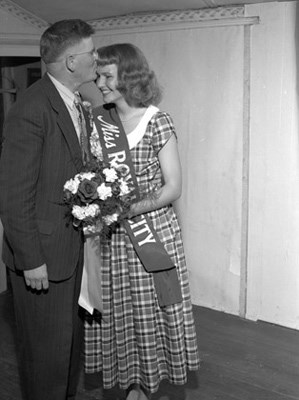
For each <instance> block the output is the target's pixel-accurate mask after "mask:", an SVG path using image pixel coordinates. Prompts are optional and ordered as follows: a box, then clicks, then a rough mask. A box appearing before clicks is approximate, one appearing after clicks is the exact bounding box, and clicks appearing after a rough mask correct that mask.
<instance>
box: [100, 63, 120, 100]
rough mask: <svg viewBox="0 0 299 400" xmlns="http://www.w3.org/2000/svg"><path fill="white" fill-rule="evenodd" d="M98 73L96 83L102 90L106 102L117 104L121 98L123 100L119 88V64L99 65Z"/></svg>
mask: <svg viewBox="0 0 299 400" xmlns="http://www.w3.org/2000/svg"><path fill="white" fill-rule="evenodd" d="M97 73H98V78H97V80H96V84H97V87H98V88H99V89H100V91H101V92H102V95H103V100H104V103H115V104H117V103H118V102H119V101H120V100H123V96H122V94H121V93H120V92H119V91H118V90H117V65H116V64H109V65H105V66H104V67H101V66H99V67H98V69H97Z"/></svg>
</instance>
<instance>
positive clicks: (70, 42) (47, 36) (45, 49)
mask: <svg viewBox="0 0 299 400" xmlns="http://www.w3.org/2000/svg"><path fill="white" fill-rule="evenodd" d="M93 34H94V29H93V27H92V26H91V25H89V24H88V23H87V22H85V21H82V20H81V19H65V20H62V21H58V22H55V23H54V24H53V25H51V26H50V27H49V28H47V29H46V30H45V32H44V33H43V34H42V36H41V39H40V55H41V58H42V60H43V61H44V63H45V64H49V63H53V62H55V61H57V60H58V58H59V57H60V56H61V54H63V53H64V51H65V50H66V49H67V48H69V47H71V46H74V45H76V44H77V43H80V42H81V40H82V39H86V38H88V37H90V36H91V35H93Z"/></svg>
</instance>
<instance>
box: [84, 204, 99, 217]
mask: <svg viewBox="0 0 299 400" xmlns="http://www.w3.org/2000/svg"><path fill="white" fill-rule="evenodd" d="M99 211H100V207H99V206H98V204H88V205H87V206H85V210H84V212H85V216H86V217H92V218H94V217H96V216H97V215H99Z"/></svg>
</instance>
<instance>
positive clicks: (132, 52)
mask: <svg viewBox="0 0 299 400" xmlns="http://www.w3.org/2000/svg"><path fill="white" fill-rule="evenodd" d="M97 51H98V60H97V63H98V65H99V66H105V65H109V64H116V65H117V75H118V76H117V80H118V85H117V89H118V91H119V92H120V93H121V94H122V95H123V97H124V99H125V100H126V102H127V103H128V104H129V105H130V106H134V107H148V106H149V105H151V104H153V105H157V104H158V103H159V102H160V100H161V88H160V86H159V84H158V82H157V79H156V75H155V73H154V72H153V71H151V70H150V68H149V65H148V62H147V60H146V58H145V56H144V54H143V53H142V51H141V50H140V49H139V48H138V47H136V46H134V45H133V44H131V43H118V44H113V45H110V46H105V47H100V48H99V49H98V50H97Z"/></svg>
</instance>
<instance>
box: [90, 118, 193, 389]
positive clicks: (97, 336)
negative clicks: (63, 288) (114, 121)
mask: <svg viewBox="0 0 299 400" xmlns="http://www.w3.org/2000/svg"><path fill="white" fill-rule="evenodd" d="M173 134H175V130H174V126H173V123H172V120H171V118H170V116H169V115H168V114H166V113H162V112H160V111H159V112H157V113H156V114H154V116H153V117H152V118H151V119H150V121H149V123H148V125H147V128H146V132H145V134H144V136H143V138H142V140H141V141H140V142H139V143H138V144H137V145H136V146H135V147H134V148H133V149H131V156H132V160H133V164H134V167H135V171H136V176H137V180H138V183H139V188H140V193H141V194H142V196H143V195H146V194H147V193H150V192H152V191H154V190H155V189H157V188H158V187H161V186H162V173H161V169H160V166H159V160H158V153H159V151H160V150H161V149H162V148H163V146H164V145H165V144H166V143H167V141H168V140H169V138H170V137H171V135H173ZM148 215H149V217H150V218H151V220H152V222H153V225H154V228H155V230H156V232H157V234H158V236H159V238H160V240H161V242H162V243H163V244H164V246H165V249H166V251H167V252H168V254H169V255H170V257H171V259H172V261H173V263H174V264H175V265H176V268H177V272H178V276H179V280H180V284H181V290H182V297H183V301H182V303H179V304H175V305H171V306H167V307H164V308H162V309H161V308H160V307H159V305H158V302H157V298H156V294H155V287H154V283H153V278H152V274H150V273H147V272H146V271H145V270H144V268H143V266H142V264H141V263H140V261H139V259H138V257H137V255H136V253H135V250H134V248H133V246H132V244H131V242H130V239H129V237H128V235H127V233H126V231H125V229H124V227H123V226H122V225H120V226H119V227H118V228H117V230H116V231H115V232H114V233H113V234H112V237H111V238H109V239H108V240H106V241H104V242H102V243H101V277H102V293H103V312H102V319H101V321H96V320H95V319H92V320H87V321H86V323H85V371H86V372H87V373H94V372H99V371H102V373H103V386H104V388H105V389H109V388H112V387H113V386H114V385H116V384H119V386H120V388H122V389H126V388H128V387H129V386H130V385H131V384H133V383H139V384H141V385H142V386H143V387H144V388H145V389H147V390H148V391H150V392H156V391H157V390H158V387H159V383H160V381H161V380H162V379H168V380H169V382H171V383H173V384H178V385H181V384H184V383H185V382H186V380H187V369H190V370H195V369H197V368H198V367H199V358H198V352H197V340H196V332H195V326H194V320H193V313H192V304H191V300H190V290H189V283H188V272H187V268H186V263H185V257H184V250H183V243H182V239H181V231H180V227H179V224H178V220H177V217H176V214H175V212H174V209H173V207H172V206H171V205H169V206H167V207H163V208H161V209H158V210H156V211H152V212H149V213H148Z"/></svg>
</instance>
